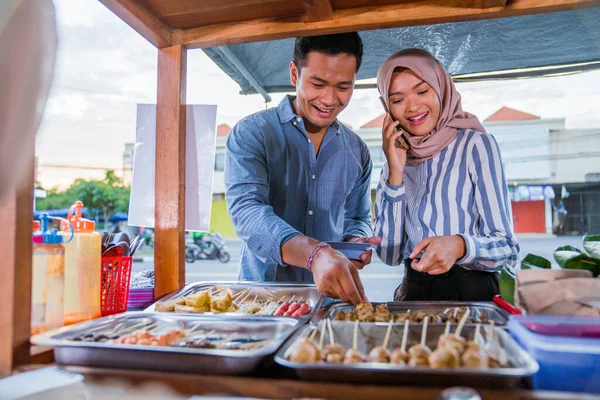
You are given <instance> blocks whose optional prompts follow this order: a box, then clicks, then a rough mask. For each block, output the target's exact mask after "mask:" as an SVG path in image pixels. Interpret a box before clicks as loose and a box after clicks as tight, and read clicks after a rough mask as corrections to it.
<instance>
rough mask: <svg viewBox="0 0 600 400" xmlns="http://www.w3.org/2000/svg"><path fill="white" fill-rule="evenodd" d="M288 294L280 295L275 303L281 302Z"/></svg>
mask: <svg viewBox="0 0 600 400" xmlns="http://www.w3.org/2000/svg"><path fill="white" fill-rule="evenodd" d="M287 296H288V295H287V294H284V295H283V296H281V298H280V299H279V300H277V301H276V303H277V304H279V303H282V302H283V299H285V298H286V297H287Z"/></svg>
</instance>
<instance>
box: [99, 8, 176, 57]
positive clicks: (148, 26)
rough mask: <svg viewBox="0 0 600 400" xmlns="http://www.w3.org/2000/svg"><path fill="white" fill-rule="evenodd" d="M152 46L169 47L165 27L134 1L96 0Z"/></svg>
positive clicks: (167, 28)
mask: <svg viewBox="0 0 600 400" xmlns="http://www.w3.org/2000/svg"><path fill="white" fill-rule="evenodd" d="M98 1H100V2H101V3H102V4H104V5H105V6H106V8H108V9H109V10H110V11H112V12H113V13H114V14H116V15H117V16H118V17H119V18H121V19H122V20H123V21H125V23H126V24H127V25H129V26H131V27H132V28H133V29H134V30H135V31H136V32H137V33H139V34H140V35H142V36H143V37H144V38H146V40H148V41H149V42H150V43H152V44H153V45H154V46H156V47H158V48H161V47H167V46H170V45H171V31H170V29H169V27H168V26H167V25H165V24H164V23H163V21H161V20H160V19H159V18H157V17H156V16H155V15H154V14H152V13H151V12H150V11H149V10H148V9H147V8H145V7H144V6H142V5H141V4H140V2H139V1H136V0H98Z"/></svg>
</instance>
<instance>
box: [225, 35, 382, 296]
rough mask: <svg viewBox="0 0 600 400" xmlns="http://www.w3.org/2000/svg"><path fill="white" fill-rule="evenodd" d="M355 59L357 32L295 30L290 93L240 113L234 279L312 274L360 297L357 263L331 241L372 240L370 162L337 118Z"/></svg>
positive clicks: (232, 181) (337, 292)
mask: <svg viewBox="0 0 600 400" xmlns="http://www.w3.org/2000/svg"><path fill="white" fill-rule="evenodd" d="M361 60H362V42H361V40H360V37H359V36H358V34H357V33H345V34H338V35H326V36H315V37H307V38H298V39H297V40H296V44H295V48H294V60H293V61H292V62H291V63H290V79H291V83H292V85H294V86H295V87H296V96H295V97H293V96H287V97H286V98H284V99H283V100H282V102H281V103H280V104H279V106H278V107H277V108H272V109H268V110H264V111H261V112H258V113H255V114H253V115H250V116H248V117H246V118H244V119H242V120H241V121H240V122H238V124H236V126H235V127H234V128H233V129H232V131H231V133H230V135H229V138H228V139H227V153H226V161H225V186H226V198H227V205H228V208H229V214H230V215H231V218H232V221H233V225H234V227H235V230H236V233H237V234H238V236H239V237H240V238H241V239H242V240H243V245H242V250H241V265H240V273H239V279H240V280H252V281H287V282H290V281H293V282H308V283H312V282H314V283H315V284H316V286H317V289H318V290H319V292H320V293H322V294H324V295H327V296H330V297H337V298H340V299H342V300H343V301H347V302H351V303H353V304H357V303H359V302H360V301H364V300H366V297H365V294H364V289H363V286H362V283H361V281H360V278H359V274H358V269H362V268H363V267H364V266H365V265H366V264H368V263H370V261H371V252H370V251H369V252H368V253H365V254H363V255H362V256H361V260H352V261H351V260H348V258H346V257H345V256H344V255H343V254H342V253H340V252H338V251H336V250H333V249H332V248H331V247H328V246H327V245H326V244H325V242H329V241H342V240H344V241H362V242H368V243H371V244H379V242H380V238H373V237H371V236H372V235H373V230H372V226H371V216H370V212H371V195H370V180H371V169H372V162H371V157H370V155H369V150H368V148H367V146H366V144H365V143H364V142H363V140H362V139H361V138H360V137H359V136H358V135H357V134H355V133H354V132H352V131H351V130H350V129H348V128H347V127H345V126H344V125H342V124H341V123H339V122H338V121H337V120H336V117H337V115H338V114H339V113H340V112H341V111H342V110H343V109H344V108H346V106H347V105H348V102H349V101H350V97H351V96H352V92H353V89H354V81H355V79H356V73H357V71H358V69H359V67H360V63H361Z"/></svg>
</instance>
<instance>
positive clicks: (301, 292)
mask: <svg viewBox="0 0 600 400" xmlns="http://www.w3.org/2000/svg"><path fill="white" fill-rule="evenodd" d="M215 286H219V287H228V288H229V289H230V290H231V291H232V294H233V295H235V294H236V293H239V292H241V291H243V290H246V289H249V288H251V289H252V294H251V295H250V296H248V297H247V299H246V302H252V301H253V300H254V296H258V297H257V301H261V300H263V301H264V300H267V299H269V298H272V299H273V300H274V301H278V300H279V299H281V298H282V297H284V296H286V295H287V296H286V297H285V298H284V299H283V301H289V300H290V298H291V297H292V296H295V297H294V301H296V300H297V299H299V298H300V297H302V302H306V303H308V305H309V306H310V307H311V308H312V311H311V312H310V313H308V314H306V315H303V316H302V317H299V318H298V319H301V320H306V319H309V318H312V317H313V316H314V315H315V314H316V312H317V311H318V310H319V309H320V306H321V303H322V302H323V296H321V294H320V293H319V292H318V291H317V287H316V286H315V285H311V284H298V283H279V282H278V283H271V282H195V283H191V284H189V285H186V286H185V287H184V288H183V289H181V290H179V291H177V292H174V293H171V294H170V295H167V296H165V297H163V298H162V299H160V300H159V301H158V302H162V301H167V300H172V299H175V298H177V297H185V296H189V295H190V294H193V293H196V292H199V291H201V290H207V289H209V288H212V287H215ZM158 302H156V303H158ZM156 303H154V304H152V305H151V306H149V307H148V308H146V309H145V310H144V312H156ZM161 314H165V315H219V316H223V317H227V318H231V317H240V316H243V317H250V318H255V317H268V318H272V317H273V315H263V314H261V315H257V314H246V313H240V312H237V313H235V312H234V313H213V312H205V313H201V314H191V313H177V312H162V313H161ZM283 318H292V317H283ZM294 319H296V318H294Z"/></svg>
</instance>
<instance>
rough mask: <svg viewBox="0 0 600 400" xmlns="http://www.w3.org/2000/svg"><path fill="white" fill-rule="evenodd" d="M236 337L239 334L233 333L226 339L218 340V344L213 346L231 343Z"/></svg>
mask: <svg viewBox="0 0 600 400" xmlns="http://www.w3.org/2000/svg"><path fill="white" fill-rule="evenodd" d="M236 336H237V332H233V333H232V334H231V335H229V336H227V337H226V338H225V339H221V340H217V341H216V342H213V344H214V345H215V346H220V345H222V344H225V343H228V342H231V340H232V339H233V338H234V337H236Z"/></svg>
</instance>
